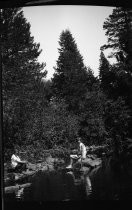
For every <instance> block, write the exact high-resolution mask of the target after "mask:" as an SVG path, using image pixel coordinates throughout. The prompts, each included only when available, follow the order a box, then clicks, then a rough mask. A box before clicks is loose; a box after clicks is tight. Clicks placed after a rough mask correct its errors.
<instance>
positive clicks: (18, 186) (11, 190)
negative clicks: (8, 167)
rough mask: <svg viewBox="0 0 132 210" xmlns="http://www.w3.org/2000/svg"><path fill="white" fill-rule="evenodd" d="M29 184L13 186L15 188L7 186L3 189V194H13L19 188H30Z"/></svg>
mask: <svg viewBox="0 0 132 210" xmlns="http://www.w3.org/2000/svg"><path fill="white" fill-rule="evenodd" d="M30 186H31V183H26V184H22V185H18V184H17V185H15V186H9V187H5V189H4V192H5V193H13V192H14V191H16V190H19V189H21V188H26V187H30Z"/></svg>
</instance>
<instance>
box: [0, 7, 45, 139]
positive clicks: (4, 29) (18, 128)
mask: <svg viewBox="0 0 132 210" xmlns="http://www.w3.org/2000/svg"><path fill="white" fill-rule="evenodd" d="M0 17H1V27H0V28H1V37H0V39H1V40H0V42H1V51H2V93H3V121H4V134H5V133H8V135H7V136H8V138H6V137H7V136H6V137H5V138H6V140H7V141H9V139H11V138H12V139H13V141H14V142H15V139H17V140H18V139H19V140H20V139H22V138H24V126H25V122H26V120H27V119H28V118H29V117H30V115H31V113H32V111H33V109H34V108H35V104H36V105H37V103H38V100H37V99H38V98H39V94H38V90H39V89H40V83H41V79H42V78H43V77H44V76H45V75H46V71H44V72H43V73H42V72H41V71H42V70H43V68H44V63H42V64H39V63H38V61H37V58H38V56H39V55H40V53H41V50H40V49H39V48H40V44H37V43H35V42H34V38H33V37H32V36H31V32H30V24H29V23H28V22H27V20H26V19H25V18H24V15H23V11H22V9H21V8H7V9H2V10H1V11H0ZM7 129H8V131H7ZM9 130H10V131H9Z"/></svg>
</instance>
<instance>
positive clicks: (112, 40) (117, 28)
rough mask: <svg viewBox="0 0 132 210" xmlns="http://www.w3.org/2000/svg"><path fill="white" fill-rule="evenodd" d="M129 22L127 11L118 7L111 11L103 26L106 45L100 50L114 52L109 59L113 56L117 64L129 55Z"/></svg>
mask: <svg viewBox="0 0 132 210" xmlns="http://www.w3.org/2000/svg"><path fill="white" fill-rule="evenodd" d="M129 21H130V18H129V13H128V9H126V8H122V7H118V8H115V9H114V10H113V13H112V14H111V15H110V16H109V17H108V18H107V19H106V21H105V22H104V25H103V29H104V30H106V33H105V34H106V36H107V37H108V44H105V45H103V46H102V47H101V49H107V48H112V49H113V50H114V52H113V53H111V57H112V56H115V57H116V58H117V61H118V62H119V61H120V62H124V61H125V59H127V56H128V53H129V44H128V38H129Z"/></svg>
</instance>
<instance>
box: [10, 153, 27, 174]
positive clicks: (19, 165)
mask: <svg viewBox="0 0 132 210" xmlns="http://www.w3.org/2000/svg"><path fill="white" fill-rule="evenodd" d="M11 166H12V168H13V169H14V170H15V171H17V170H26V168H27V161H21V159H20V157H19V156H18V150H17V149H15V153H14V154H13V155H12V156H11Z"/></svg>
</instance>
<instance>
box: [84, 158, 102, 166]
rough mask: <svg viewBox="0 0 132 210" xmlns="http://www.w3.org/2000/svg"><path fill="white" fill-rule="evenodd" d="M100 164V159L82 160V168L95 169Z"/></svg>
mask: <svg viewBox="0 0 132 210" xmlns="http://www.w3.org/2000/svg"><path fill="white" fill-rule="evenodd" d="M101 163H102V161H101V159H100V158H96V159H94V160H92V159H91V158H86V159H85V160H82V164H83V166H87V167H96V166H98V165H100V164H101Z"/></svg>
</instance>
